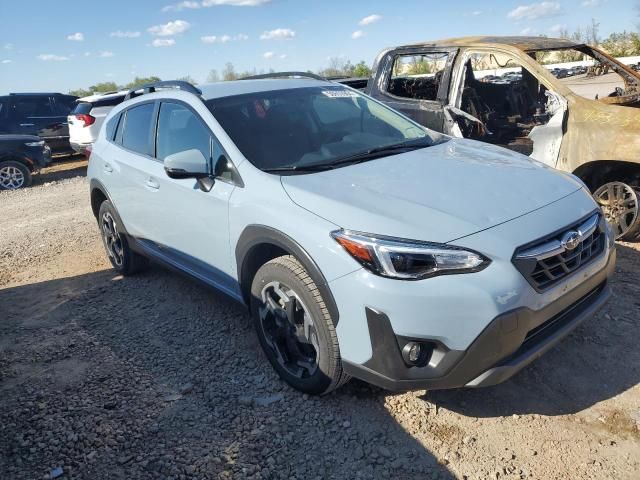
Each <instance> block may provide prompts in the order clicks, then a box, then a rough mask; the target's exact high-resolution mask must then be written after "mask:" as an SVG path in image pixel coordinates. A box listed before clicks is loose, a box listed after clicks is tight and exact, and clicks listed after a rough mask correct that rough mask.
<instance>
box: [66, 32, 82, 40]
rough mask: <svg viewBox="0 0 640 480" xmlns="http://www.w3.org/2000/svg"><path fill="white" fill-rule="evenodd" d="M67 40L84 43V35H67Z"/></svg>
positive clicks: (80, 33)
mask: <svg viewBox="0 0 640 480" xmlns="http://www.w3.org/2000/svg"><path fill="white" fill-rule="evenodd" d="M67 40H71V41H73V42H82V41H84V33H82V32H76V33H72V34H71V35H67Z"/></svg>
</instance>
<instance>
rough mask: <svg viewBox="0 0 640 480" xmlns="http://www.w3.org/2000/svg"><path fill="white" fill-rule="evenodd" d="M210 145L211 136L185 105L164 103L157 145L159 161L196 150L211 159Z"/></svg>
mask: <svg viewBox="0 0 640 480" xmlns="http://www.w3.org/2000/svg"><path fill="white" fill-rule="evenodd" d="M210 143H211V134H210V133H209V129H208V128H207V127H206V126H205V124H204V123H203V122H202V120H201V119H200V117H198V116H197V115H196V114H195V113H193V112H192V111H191V110H189V109H188V108H187V107H185V106H183V105H180V104H177V103H162V105H161V106H160V116H159V117H158V138H157V144H156V156H157V157H158V159H159V160H164V159H165V158H166V157H167V156H168V155H172V154H174V153H177V152H184V151H185V150H192V149H194V148H195V149H198V150H200V151H201V152H202V155H204V157H205V158H207V159H209V158H210V157H211V152H210Z"/></svg>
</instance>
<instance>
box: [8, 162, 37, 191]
mask: <svg viewBox="0 0 640 480" xmlns="http://www.w3.org/2000/svg"><path fill="white" fill-rule="evenodd" d="M32 181H33V178H32V176H31V172H30V171H29V167H27V166H26V165H25V164H24V163H22V162H18V161H16V160H4V161H1V162H0V190H17V189H19V188H25V187H28V186H30V185H31V182H32Z"/></svg>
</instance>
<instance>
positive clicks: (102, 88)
mask: <svg viewBox="0 0 640 480" xmlns="http://www.w3.org/2000/svg"><path fill="white" fill-rule="evenodd" d="M89 90H91V91H92V92H96V93H106V92H115V91H117V90H118V85H117V84H116V82H101V83H96V84H95V85H91V86H90V87H89Z"/></svg>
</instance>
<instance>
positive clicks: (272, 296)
mask: <svg viewBox="0 0 640 480" xmlns="http://www.w3.org/2000/svg"><path fill="white" fill-rule="evenodd" d="M287 298H288V299H289V300H288V301H285V300H286V299H287ZM274 304H275V305H274ZM286 307H289V308H286ZM251 316H252V318H253V322H254V326H255V329H256V332H257V335H258V339H259V340H260V344H261V345H262V349H263V350H264V352H265V355H266V356H267V359H268V360H269V362H270V363H271V365H272V366H273V368H274V369H275V370H276V372H278V374H279V375H280V377H281V378H282V379H283V380H284V381H285V382H287V383H288V384H289V385H291V386H292V387H293V388H295V389H297V390H300V391H301V392H304V393H309V394H313V395H324V394H327V393H329V392H331V391H332V390H335V389H336V388H338V387H340V386H341V385H343V384H344V383H346V382H347V381H348V380H349V378H350V377H349V376H348V375H347V374H346V373H344V371H343V370H342V362H341V360H340V349H339V347H338V337H337V335H336V330H335V325H334V322H333V319H332V318H331V315H330V314H329V310H328V309H327V307H326V305H325V303H324V300H323V299H322V295H321V294H320V292H319V290H318V288H317V287H316V284H315V283H314V282H313V280H312V279H311V277H310V276H309V274H308V273H307V271H306V270H305V269H304V267H303V266H302V265H301V264H300V262H298V260H297V259H296V258H295V257H293V256H291V255H286V256H282V257H278V258H275V259H273V260H271V261H269V262H267V263H265V264H264V265H263V266H262V267H260V269H259V270H258V272H257V273H256V275H255V277H254V279H253V282H252V285H251ZM291 319H293V321H292V320H291ZM293 325H296V326H297V327H298V328H297V329H295V333H294V328H295V327H293ZM283 331H286V332H285V333H283ZM285 338H286V339H285ZM300 339H302V341H300ZM314 356H315V359H314V360H313V361H312V360H311V359H313V357H314Z"/></svg>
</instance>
